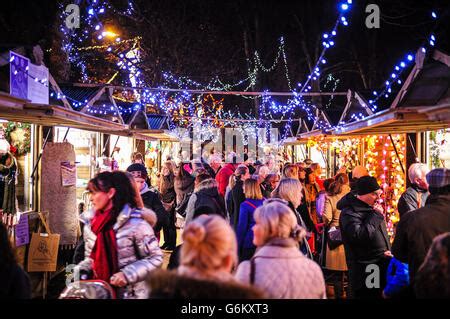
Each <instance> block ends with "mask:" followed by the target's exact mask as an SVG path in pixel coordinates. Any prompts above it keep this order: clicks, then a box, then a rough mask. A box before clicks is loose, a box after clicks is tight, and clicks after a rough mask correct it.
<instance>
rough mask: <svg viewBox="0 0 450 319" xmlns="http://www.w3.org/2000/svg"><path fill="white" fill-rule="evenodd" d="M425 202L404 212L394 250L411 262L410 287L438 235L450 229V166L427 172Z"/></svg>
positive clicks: (400, 257) (407, 261) (402, 260)
mask: <svg viewBox="0 0 450 319" xmlns="http://www.w3.org/2000/svg"><path fill="white" fill-rule="evenodd" d="M426 178H427V182H428V190H429V192H430V195H429V196H428V198H427V200H426V203H425V206H424V207H422V208H419V209H416V210H413V211H410V212H408V213H406V214H405V215H403V216H402V218H401V219H400V222H399V223H398V225H397V230H396V235H395V240H394V243H393V246H392V253H393V255H394V256H395V258H397V259H398V260H400V261H401V262H403V263H407V264H408V265H409V272H410V273H409V275H410V287H413V286H414V277H415V275H416V273H417V271H418V269H419V267H420V265H421V264H422V263H423V261H424V259H425V256H426V254H427V252H428V249H429V248H430V246H431V243H432V242H433V238H435V237H436V236H438V235H440V234H443V233H446V232H450V169H447V168H436V169H434V170H432V171H430V172H429V173H428V174H427V176H426Z"/></svg>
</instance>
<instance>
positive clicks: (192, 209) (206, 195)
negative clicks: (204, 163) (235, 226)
mask: <svg viewBox="0 0 450 319" xmlns="http://www.w3.org/2000/svg"><path fill="white" fill-rule="evenodd" d="M200 214H208V215H213V214H215V215H220V216H222V217H223V218H226V214H225V202H224V200H223V198H222V196H220V194H219V190H218V188H217V182H216V180H215V179H212V178H209V179H207V180H204V181H203V182H201V183H200V184H198V185H197V187H196V188H195V191H194V193H193V194H192V196H191V198H189V202H188V205H187V207H186V224H188V223H189V222H190V221H191V220H192V219H194V218H195V217H197V216H198V215H200Z"/></svg>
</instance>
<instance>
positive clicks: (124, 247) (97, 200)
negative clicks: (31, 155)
mask: <svg viewBox="0 0 450 319" xmlns="http://www.w3.org/2000/svg"><path fill="white" fill-rule="evenodd" d="M87 189H88V190H89V192H90V195H91V198H90V200H91V202H92V206H93V210H92V211H91V212H89V213H87V214H86V215H85V216H83V217H84V218H83V222H84V227H83V236H84V241H85V259H84V260H83V261H82V262H80V263H79V264H78V270H79V271H80V274H81V278H82V279H87V277H86V275H87V274H89V277H90V279H97V280H103V281H105V282H107V283H109V284H110V285H112V286H113V287H114V288H115V291H116V294H117V297H118V298H123V299H144V298H148V294H149V291H148V286H147V284H146V282H145V279H146V278H147V276H148V274H149V273H150V272H151V271H152V270H154V269H156V268H160V267H161V265H162V261H163V253H162V251H161V249H160V248H159V246H158V240H157V239H156V237H155V234H154V232H153V229H152V226H151V225H150V223H149V222H148V221H147V220H148V217H149V216H150V217H153V222H155V221H156V219H154V217H155V215H154V213H153V212H151V211H149V210H144V209H141V208H142V207H143V205H142V199H141V198H140V196H139V193H138V192H137V187H136V185H135V184H134V182H133V181H132V179H131V178H130V176H129V175H128V174H127V173H124V172H119V171H116V172H103V173H100V174H98V175H97V176H96V177H94V178H93V179H91V180H90V181H89V184H88V187H87ZM138 207H141V208H138Z"/></svg>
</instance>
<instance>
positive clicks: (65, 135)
mask: <svg viewBox="0 0 450 319" xmlns="http://www.w3.org/2000/svg"><path fill="white" fill-rule="evenodd" d="M69 130H70V127H68V128H67V131H66V134H64V138H63V142H65V141H66V139H67V134H69Z"/></svg>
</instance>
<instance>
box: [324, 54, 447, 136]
mask: <svg viewBox="0 0 450 319" xmlns="http://www.w3.org/2000/svg"><path fill="white" fill-rule="evenodd" d="M449 112H450V57H449V56H447V55H445V54H443V53H441V52H439V51H437V50H436V51H434V53H433V56H432V58H429V59H428V60H427V61H425V55H424V53H422V52H421V51H418V53H417V54H416V64H415V66H414V68H413V69H412V71H411V72H410V74H409V76H408V78H407V80H406V81H405V83H404V85H403V87H402V89H401V90H400V91H399V93H398V94H397V97H396V98H395V100H394V102H393V104H392V106H391V108H390V109H388V110H384V111H381V112H378V113H376V114H373V115H370V116H368V117H366V118H364V119H362V120H359V121H357V122H354V123H349V124H346V125H344V126H342V127H339V128H336V129H334V130H333V131H332V134H336V135H347V136H349V135H367V134H388V133H412V132H423V131H431V130H438V129H443V128H447V127H449V125H450V116H449V115H446V114H448V113H449Z"/></svg>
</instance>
